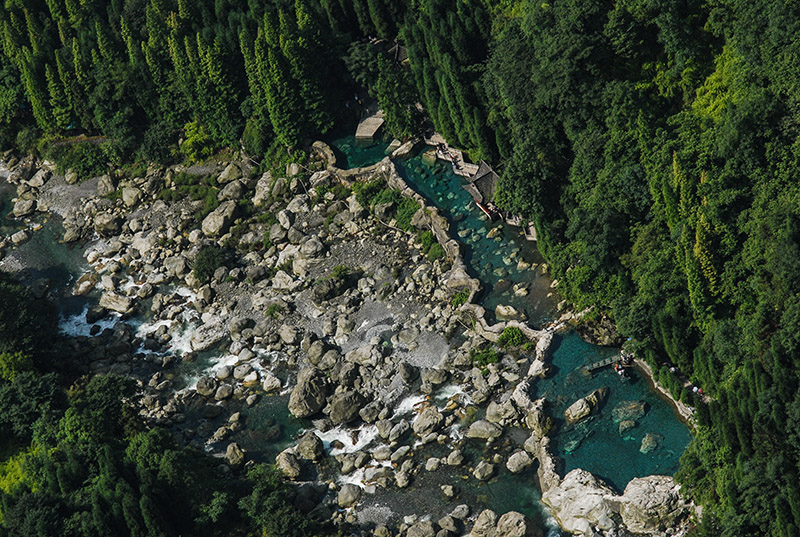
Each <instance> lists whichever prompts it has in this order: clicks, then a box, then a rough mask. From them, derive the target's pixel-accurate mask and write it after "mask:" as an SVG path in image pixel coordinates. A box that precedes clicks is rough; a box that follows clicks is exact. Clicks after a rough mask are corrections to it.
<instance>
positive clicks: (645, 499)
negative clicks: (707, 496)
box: [619, 475, 688, 533]
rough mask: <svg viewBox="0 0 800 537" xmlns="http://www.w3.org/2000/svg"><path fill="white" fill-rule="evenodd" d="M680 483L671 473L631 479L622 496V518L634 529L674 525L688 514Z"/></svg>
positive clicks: (649, 530)
mask: <svg viewBox="0 0 800 537" xmlns="http://www.w3.org/2000/svg"><path fill="white" fill-rule="evenodd" d="M679 489H680V486H679V485H678V484H677V483H675V480H674V479H673V478H671V477H669V476H664V475H651V476H648V477H637V478H635V479H632V480H631V481H630V482H629V483H628V486H627V487H625V492H624V493H623V495H622V496H621V497H620V499H619V503H620V515H622V522H623V523H624V524H625V526H626V527H627V528H628V530H629V531H631V532H633V533H653V532H656V531H664V530H666V529H667V528H674V527H675V526H676V525H677V524H676V522H677V521H678V520H679V519H681V518H682V517H684V516H686V515H687V514H688V509H687V505H686V503H685V502H684V501H683V500H682V499H681V497H680V494H679V492H678V490H679Z"/></svg>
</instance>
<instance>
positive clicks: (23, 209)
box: [14, 200, 36, 218]
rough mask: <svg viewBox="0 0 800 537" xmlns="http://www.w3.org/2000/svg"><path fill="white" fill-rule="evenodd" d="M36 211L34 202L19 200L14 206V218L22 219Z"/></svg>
mask: <svg viewBox="0 0 800 537" xmlns="http://www.w3.org/2000/svg"><path fill="white" fill-rule="evenodd" d="M35 210H36V200H19V201H17V203H15V204H14V216H16V217H17V218H24V217H26V216H29V215H31V214H33V212H34V211H35Z"/></svg>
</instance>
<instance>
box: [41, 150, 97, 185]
mask: <svg viewBox="0 0 800 537" xmlns="http://www.w3.org/2000/svg"><path fill="white" fill-rule="evenodd" d="M47 157H48V158H49V159H51V160H52V161H53V162H55V163H56V166H57V167H58V170H59V171H60V172H62V173H66V171H67V170H73V171H74V172H75V173H77V174H78V178H80V179H88V178H90V177H97V176H98V175H103V174H104V173H106V172H107V171H108V156H107V155H106V154H105V152H103V149H102V148H101V147H100V146H99V145H97V144H94V143H92V142H82V143H65V144H63V145H58V146H56V145H53V146H50V148H49V149H48V150H47Z"/></svg>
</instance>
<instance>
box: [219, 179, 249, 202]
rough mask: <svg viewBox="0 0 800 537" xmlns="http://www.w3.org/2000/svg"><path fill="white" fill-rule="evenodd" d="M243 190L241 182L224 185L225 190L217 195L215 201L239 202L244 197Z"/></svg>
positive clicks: (236, 181) (235, 181)
mask: <svg viewBox="0 0 800 537" xmlns="http://www.w3.org/2000/svg"><path fill="white" fill-rule="evenodd" d="M245 190H246V189H245V187H244V185H243V184H242V182H241V181H239V180H238V179H237V180H234V181H231V182H230V183H228V184H227V185H225V188H223V189H222V190H220V192H219V194H217V199H218V200H219V201H228V200H231V201H239V200H240V199H242V198H243V197H244V193H245Z"/></svg>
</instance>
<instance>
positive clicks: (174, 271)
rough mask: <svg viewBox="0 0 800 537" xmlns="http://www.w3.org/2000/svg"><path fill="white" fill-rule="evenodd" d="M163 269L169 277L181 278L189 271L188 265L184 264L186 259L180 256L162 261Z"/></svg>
mask: <svg viewBox="0 0 800 537" xmlns="http://www.w3.org/2000/svg"><path fill="white" fill-rule="evenodd" d="M164 268H165V269H167V273H169V275H170V276H175V277H178V278H180V277H182V276H183V275H184V274H186V273H187V272H188V271H189V265H188V263H186V258H185V257H183V256H182V255H176V256H173V257H168V258H166V259H165V260H164Z"/></svg>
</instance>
